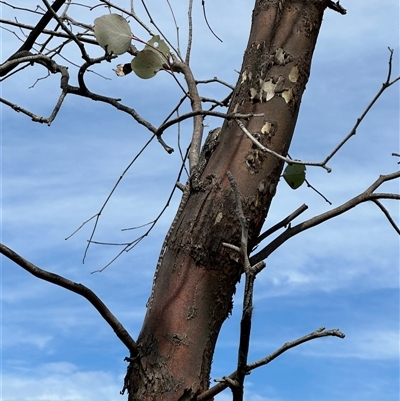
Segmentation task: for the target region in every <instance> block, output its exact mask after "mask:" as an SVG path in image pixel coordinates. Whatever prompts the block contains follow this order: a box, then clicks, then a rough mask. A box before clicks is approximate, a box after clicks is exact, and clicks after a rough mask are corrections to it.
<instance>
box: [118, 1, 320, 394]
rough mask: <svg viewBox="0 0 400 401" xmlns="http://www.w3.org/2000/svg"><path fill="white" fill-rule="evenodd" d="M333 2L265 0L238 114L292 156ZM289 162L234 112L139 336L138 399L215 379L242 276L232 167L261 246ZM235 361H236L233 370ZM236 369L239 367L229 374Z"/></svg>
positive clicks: (134, 373)
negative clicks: (215, 361)
mask: <svg viewBox="0 0 400 401" xmlns="http://www.w3.org/2000/svg"><path fill="white" fill-rule="evenodd" d="M327 3H328V1H327V0H309V1H303V0H297V1H296V0H292V1H289V0H256V4H255V9H254V11H253V20H252V28H251V33H250V38H249V42H248V46H247V49H246V52H245V55H244V61H243V66H242V69H241V72H240V75H239V79H238V82H237V85H236V89H235V91H234V94H233V98H232V102H231V105H230V110H229V113H242V114H248V113H257V114H258V113H262V114H263V117H252V118H250V119H249V120H247V121H244V120H242V121H243V123H244V125H245V126H246V128H247V129H248V130H249V131H250V132H251V133H252V134H253V135H254V137H255V138H257V139H258V141H259V142H261V143H262V144H263V145H264V146H266V147H268V148H269V149H271V150H274V151H275V152H277V153H279V154H281V155H286V154H287V151H288V149H289V145H290V142H291V139H292V135H293V131H294V127H295V123H296V120H297V115H298V111H299V106H300V101H301V96H302V93H303V91H304V89H305V85H306V83H307V80H308V77H309V72H310V65H311V58H312V54H313V51H314V48H315V44H316V40H317V36H318V32H319V28H320V25H321V22H322V16H323V12H324V9H325V8H326V6H327ZM282 168H283V162H282V161H281V160H280V159H278V158H276V157H275V156H273V155H269V154H267V153H263V152H262V151H261V150H260V149H258V148H257V146H255V145H254V144H253V143H252V141H251V140H250V139H248V138H247V136H246V135H245V134H244V133H243V131H242V130H241V128H240V127H239V126H238V125H237V123H236V122H235V121H234V120H229V121H225V123H224V125H223V127H222V130H221V133H220V139H219V144H218V146H217V148H216V149H215V151H214V152H213V153H212V155H211V158H210V160H209V161H208V164H207V166H206V168H205V170H204V172H203V174H202V177H201V180H200V184H199V185H197V186H196V187H195V188H192V190H191V193H190V196H189V199H188V201H187V203H186V205H185V207H184V209H183V212H182V213H181V214H180V216H179V219H178V221H177V223H176V224H175V226H174V228H173V231H172V232H171V235H170V237H169V242H168V247H167V249H166V251H165V254H164V256H163V259H162V264H161V266H160V268H159V271H158V272H157V273H156V277H155V287H154V292H153V294H152V297H151V299H150V301H149V305H148V310H147V314H146V317H145V321H144V324H143V327H142V330H141V333H140V335H139V338H138V347H139V350H140V360H139V359H138V360H134V361H132V362H131V364H130V367H129V372H128V374H127V378H126V379H127V386H128V391H129V400H130V401H134V400H141V401H142V400H171V401H172V400H174V401H176V400H191V399H193V398H195V396H196V395H198V394H200V393H201V392H202V391H204V390H206V389H207V388H208V387H209V375H210V369H211V362H212V358H213V353H214V348H215V344H216V341H217V337H218V333H219V331H220V328H221V326H222V324H223V322H224V321H225V319H226V318H227V316H228V315H229V313H230V311H231V309H232V296H233V294H234V292H235V286H236V284H237V282H238V280H239V279H240V276H241V273H242V266H241V264H240V263H239V255H237V254H235V252H233V251H231V250H228V249H226V248H224V247H223V246H222V243H223V242H228V243H232V244H235V245H239V240H240V232H241V231H240V224H239V219H238V217H237V215H236V212H235V202H234V197H233V193H232V190H231V188H230V185H229V182H228V179H227V176H226V172H227V170H230V171H231V172H232V174H233V176H234V178H235V180H236V182H237V185H238V190H239V193H240V195H241V199H242V202H243V208H244V213H245V216H246V217H248V218H249V220H250V229H249V250H251V248H252V245H254V243H255V240H256V238H257V236H258V235H259V232H260V230H261V227H262V225H263V222H264V220H265V218H266V216H267V213H268V210H269V207H270V204H271V200H272V198H273V196H274V194H275V191H276V185H277V183H278V181H279V178H280V175H281V172H282ZM233 370H235V367H234V366H232V371H233ZM226 373H227V374H229V373H230V372H226Z"/></svg>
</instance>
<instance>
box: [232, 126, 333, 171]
mask: <svg viewBox="0 0 400 401" xmlns="http://www.w3.org/2000/svg"><path fill="white" fill-rule="evenodd" d="M235 121H236V123H237V125H238V126H239V127H240V129H241V130H242V131H243V132H244V133H245V134H246V136H247V137H248V138H249V139H250V140H251V141H252V142H253V143H254V145H256V146H257V147H258V148H259V149H260V150H262V151H263V152H265V153H269V154H270V155H273V156H275V157H277V158H278V159H281V160H283V161H285V162H286V163H288V164H302V165H305V166H318V167H322V168H324V169H325V170H326V171H327V172H328V173H330V172H331V169H330V168H329V167H328V166H326V165H325V163H324V162H304V161H302V160H293V159H290V158H289V157H285V156H282V155H280V154H279V153H276V152H275V151H273V150H271V149H268V148H267V147H265V146H264V145H262V144H261V143H260V142H259V141H258V140H257V139H256V138H254V136H253V135H252V134H251V133H250V132H249V131H248V129H247V128H246V127H245V126H244V124H243V123H242V122H241V121H240V120H238V119H235Z"/></svg>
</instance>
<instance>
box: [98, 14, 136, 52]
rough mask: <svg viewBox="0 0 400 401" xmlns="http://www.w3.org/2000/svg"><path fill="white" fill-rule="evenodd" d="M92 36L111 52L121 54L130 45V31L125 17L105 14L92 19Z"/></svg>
mask: <svg viewBox="0 0 400 401" xmlns="http://www.w3.org/2000/svg"><path fill="white" fill-rule="evenodd" d="M94 36H95V37H96V40H97V42H98V43H99V45H100V46H101V47H102V48H103V49H104V50H106V51H107V53H109V54H111V53H113V54H118V55H119V54H123V53H125V52H126V51H127V50H128V49H129V46H130V45H131V40H132V32H131V28H130V27H129V24H128V23H127V22H126V20H125V18H123V17H121V16H120V15H118V14H106V15H103V16H101V17H99V18H96V19H95V20H94Z"/></svg>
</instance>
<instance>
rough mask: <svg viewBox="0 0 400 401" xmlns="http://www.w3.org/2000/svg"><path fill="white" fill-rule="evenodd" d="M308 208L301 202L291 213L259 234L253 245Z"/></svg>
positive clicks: (284, 225)
mask: <svg viewBox="0 0 400 401" xmlns="http://www.w3.org/2000/svg"><path fill="white" fill-rule="evenodd" d="M307 209H308V206H307V205H305V204H303V205H301V206H300V207H299V208H298V209H296V210H295V211H294V212H293V213H291V214H289V216H287V217H285V218H284V219H283V220H281V221H280V222H279V223H277V224H275V225H274V226H272V227H271V228H269V229H268V230H267V231H264V232H263V233H262V234H260V236H259V237H258V238H257V241H256V243H255V245H258V244H259V243H260V242H261V241H263V240H265V238H267V237H269V236H270V235H271V234H273V233H274V232H276V231H278V230H279V229H281V228H283V227H286V226H287V225H288V224H290V223H291V222H292V221H293V220H294V219H295V218H296V217H298V216H300V215H301V214H302V213H303V212H305V211H306V210H307Z"/></svg>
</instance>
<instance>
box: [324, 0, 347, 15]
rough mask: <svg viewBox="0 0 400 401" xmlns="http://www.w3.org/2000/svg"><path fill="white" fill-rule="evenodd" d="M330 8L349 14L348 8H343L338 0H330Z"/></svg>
mask: <svg viewBox="0 0 400 401" xmlns="http://www.w3.org/2000/svg"><path fill="white" fill-rule="evenodd" d="M327 7H328V8H330V9H331V10H334V11H337V12H338V13H339V14H342V15H345V14H347V10H346V9H345V8H343V7H342V6H341V5H340V4H339V2H338V1H337V2H336V3H335V2H333V1H329V3H328V6H327Z"/></svg>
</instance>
